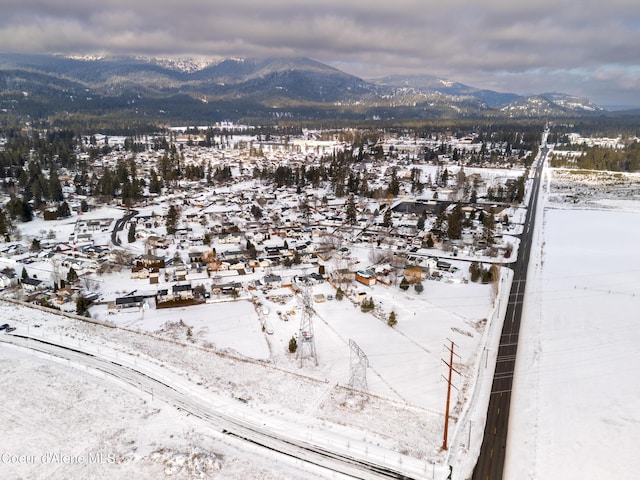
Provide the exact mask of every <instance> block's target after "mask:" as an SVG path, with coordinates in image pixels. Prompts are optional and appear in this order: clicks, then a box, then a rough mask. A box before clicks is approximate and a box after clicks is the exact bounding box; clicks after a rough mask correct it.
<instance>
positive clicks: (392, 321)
mask: <svg viewBox="0 0 640 480" xmlns="http://www.w3.org/2000/svg"><path fill="white" fill-rule="evenodd" d="M397 323H398V319H397V317H396V312H395V310H392V311H391V313H390V314H389V319H388V320H387V325H389V326H390V327H394V326H395V325H396V324H397Z"/></svg>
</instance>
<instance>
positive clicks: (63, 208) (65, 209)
mask: <svg viewBox="0 0 640 480" xmlns="http://www.w3.org/2000/svg"><path fill="white" fill-rule="evenodd" d="M57 214H58V218H67V217H70V216H71V209H70V208H69V204H68V203H67V202H62V203H61V204H60V206H59V207H58V210H57Z"/></svg>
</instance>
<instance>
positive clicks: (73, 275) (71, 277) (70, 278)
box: [67, 267, 78, 283]
mask: <svg viewBox="0 0 640 480" xmlns="http://www.w3.org/2000/svg"><path fill="white" fill-rule="evenodd" d="M76 281H78V274H77V273H76V271H75V270H74V268H73V267H71V268H69V272H68V273H67V282H68V283H74V282H76Z"/></svg>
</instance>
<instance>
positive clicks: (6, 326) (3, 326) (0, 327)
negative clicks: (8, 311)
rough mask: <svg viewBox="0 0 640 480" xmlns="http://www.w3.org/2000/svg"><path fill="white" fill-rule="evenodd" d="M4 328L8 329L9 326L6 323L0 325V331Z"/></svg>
mask: <svg viewBox="0 0 640 480" xmlns="http://www.w3.org/2000/svg"><path fill="white" fill-rule="evenodd" d="M5 328H9V324H8V323H5V324H3V325H0V330H4V329H5Z"/></svg>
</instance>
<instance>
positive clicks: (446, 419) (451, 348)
mask: <svg viewBox="0 0 640 480" xmlns="http://www.w3.org/2000/svg"><path fill="white" fill-rule="evenodd" d="M447 340H449V339H447ZM449 341H450V342H451V346H446V345H445V348H446V349H447V350H449V363H447V362H446V360H444V359H443V360H442V361H443V362H444V364H445V365H446V366H447V367H449V377H448V378H447V379H446V380H447V406H446V408H445V412H444V437H443V439H442V449H443V450H447V449H448V447H447V436H448V434H449V405H450V403H451V387H452V386H453V385H452V384H451V376H452V375H453V372H456V373H457V374H458V375H460V372H459V371H457V370H456V369H455V368H453V356H454V355H455V356H456V357H458V358H460V355H458V354H457V353H455V352H454V349H455V346H456V344H455V343H454V342H453V340H449ZM453 388H456V387H455V386H453ZM456 390H457V389H456Z"/></svg>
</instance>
